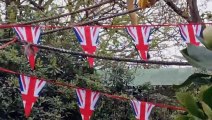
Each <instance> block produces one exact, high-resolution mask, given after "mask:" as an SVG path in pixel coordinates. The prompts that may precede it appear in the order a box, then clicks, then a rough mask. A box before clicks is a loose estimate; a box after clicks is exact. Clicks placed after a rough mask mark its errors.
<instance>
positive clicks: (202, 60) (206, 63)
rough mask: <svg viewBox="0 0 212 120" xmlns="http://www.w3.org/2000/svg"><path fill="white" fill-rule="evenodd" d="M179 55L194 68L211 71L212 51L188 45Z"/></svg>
mask: <svg viewBox="0 0 212 120" xmlns="http://www.w3.org/2000/svg"><path fill="white" fill-rule="evenodd" d="M181 53H182V55H183V56H184V57H185V58H186V60H187V61H188V62H189V63H190V64H191V65H193V66H194V67H198V68H202V69H204V70H212V62H211V60H212V51H210V50H207V49H206V48H204V47H197V46H194V45H188V47H187V48H186V49H183V50H181Z"/></svg>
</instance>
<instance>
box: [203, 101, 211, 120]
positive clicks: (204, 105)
mask: <svg viewBox="0 0 212 120" xmlns="http://www.w3.org/2000/svg"><path fill="white" fill-rule="evenodd" d="M201 104H202V108H203V110H204V112H205V114H206V115H207V116H208V119H209V120H212V110H211V108H210V107H209V106H208V105H207V104H205V103H204V102H201Z"/></svg>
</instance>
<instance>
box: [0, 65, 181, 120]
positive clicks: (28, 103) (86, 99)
mask: <svg viewBox="0 0 212 120" xmlns="http://www.w3.org/2000/svg"><path fill="white" fill-rule="evenodd" d="M0 71H2V72H6V73H10V74H15V75H18V76H19V83H20V90H21V94H22V99H23V104H24V111H25V116H26V117H29V115H30V113H31V108H32V107H33V104H34V103H35V102H36V99H37V98H38V97H39V92H40V91H41V90H42V89H43V87H44V86H45V84H46V83H50V84H54V85H57V86H63V87H67V88H70V89H76V92H77V97H78V104H79V107H80V112H81V114H82V117H83V118H84V119H83V120H89V119H88V118H90V116H91V115H92V112H93V111H94V108H95V104H96V102H97V100H98V98H99V96H100V94H101V95H104V96H107V97H110V98H112V99H117V100H124V101H126V100H127V101H131V105H132V107H133V109H134V111H136V112H135V113H136V118H140V117H144V116H140V114H142V115H144V114H146V115H147V114H148V116H149V114H150V112H151V109H152V108H153V107H154V106H155V107H161V108H167V109H172V110H182V111H185V109H184V108H182V107H177V106H171V105H165V104H160V103H151V102H145V101H138V100H134V99H131V98H126V97H123V96H118V95H111V94H107V93H103V92H99V91H92V90H90V89H86V88H80V87H77V86H75V85H71V84H66V83H62V82H56V81H55V80H46V79H43V78H37V77H36V76H30V75H26V74H23V73H18V72H15V71H12V70H8V69H5V68H2V67H0ZM150 108H151V109H150ZM145 109H146V110H145ZM141 112H143V113H141ZM86 117H88V118H86ZM145 120H146V119H145Z"/></svg>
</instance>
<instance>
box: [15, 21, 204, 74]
mask: <svg viewBox="0 0 212 120" xmlns="http://www.w3.org/2000/svg"><path fill="white" fill-rule="evenodd" d="M178 27H179V31H180V35H181V36H182V38H183V40H184V41H185V42H186V43H191V44H194V45H196V46H198V45H199V44H200V42H199V41H198V39H197V38H196V36H200V35H201V32H202V29H203V27H202V25H201V24H186V25H179V26H178ZM152 28H153V27H152V26H142V25H140V26H136V27H126V31H127V33H128V34H129V35H130V37H131V38H132V41H133V43H134V44H135V47H136V49H137V51H138V53H139V56H140V59H141V60H143V61H142V62H144V61H147V60H148V58H147V53H148V51H149V42H150V39H149V38H150V35H151V30H152ZM13 29H14V31H15V32H16V33H17V36H18V37H19V39H20V40H21V41H24V42H27V43H29V44H35V45H38V44H40V36H41V34H42V32H41V27H40V26H36V27H34V26H25V27H14V28H13ZM73 30H74V33H75V35H76V37H77V40H78V42H79V43H80V44H81V46H82V49H83V51H84V52H85V53H88V54H90V55H94V54H95V52H96V50H97V46H98V42H99V32H100V30H101V27H96V26H77V27H74V28H73ZM24 48H25V51H26V52H27V54H26V55H27V58H28V60H29V63H30V66H31V69H32V70H34V66H35V59H36V53H37V52H38V47H36V46H34V47H29V45H24ZM87 56H88V57H87V60H88V63H89V66H90V67H93V66H94V59H93V57H89V55H87ZM107 59H108V58H107ZM135 62H136V61H135ZM144 63H145V62H144Z"/></svg>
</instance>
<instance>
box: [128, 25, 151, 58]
mask: <svg viewBox="0 0 212 120" xmlns="http://www.w3.org/2000/svg"><path fill="white" fill-rule="evenodd" d="M127 32H128V34H129V35H130V36H131V37H132V39H133V43H134V44H135V46H136V49H137V50H138V52H139V55H140V58H141V59H143V60H147V51H148V49H149V46H148V42H149V36H150V32H151V27H150V26H137V27H127Z"/></svg>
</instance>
